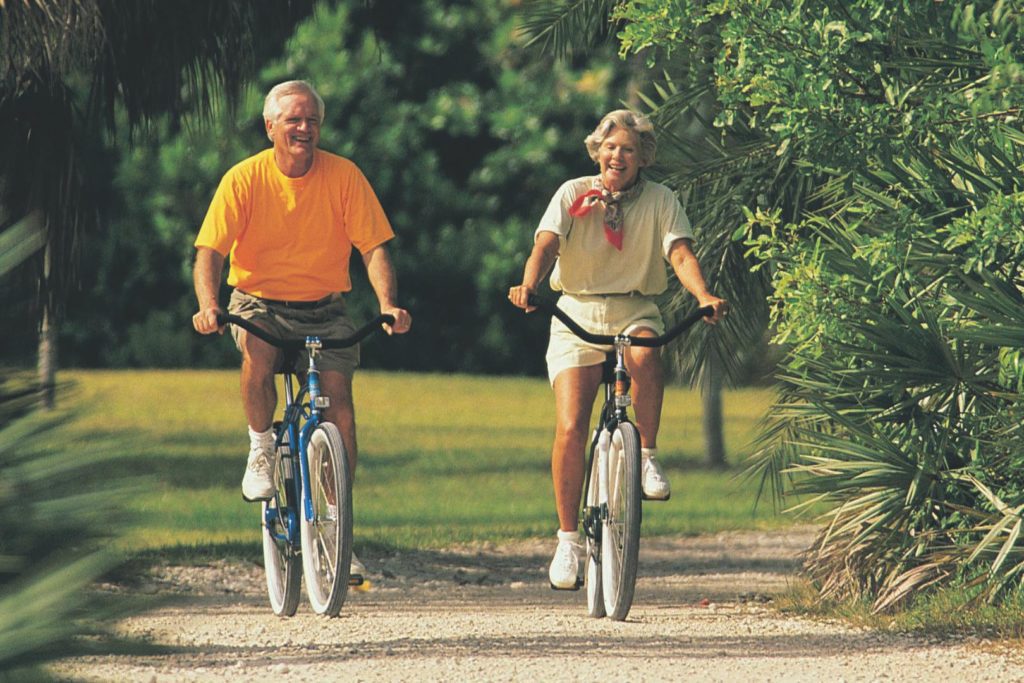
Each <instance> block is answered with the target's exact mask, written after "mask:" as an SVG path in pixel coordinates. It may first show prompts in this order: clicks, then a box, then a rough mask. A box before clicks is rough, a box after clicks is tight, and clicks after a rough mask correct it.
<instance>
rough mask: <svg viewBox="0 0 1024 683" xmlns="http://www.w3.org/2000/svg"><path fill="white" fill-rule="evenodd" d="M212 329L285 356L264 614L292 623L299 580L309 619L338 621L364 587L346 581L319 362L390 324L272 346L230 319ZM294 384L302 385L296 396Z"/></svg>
mask: <svg viewBox="0 0 1024 683" xmlns="http://www.w3.org/2000/svg"><path fill="white" fill-rule="evenodd" d="M217 322H218V323H219V324H221V325H224V324H227V323H231V324H232V325H237V326H239V327H241V328H242V329H244V330H246V331H247V332H249V333H251V334H253V335H255V336H256V337H259V338H260V339H262V340H263V341H265V342H267V343H268V344H271V345H273V346H276V347H277V348H279V349H281V350H282V351H284V362H283V364H282V368H281V370H279V374H282V375H283V376H284V399H285V400H284V415H283V417H282V419H281V420H280V421H279V422H275V423H274V433H275V434H276V437H277V438H276V444H275V447H276V451H277V465H276V471H275V482H276V485H277V493H276V494H275V495H274V497H273V498H271V499H269V500H266V501H264V502H263V505H262V510H261V512H262V515H261V520H262V521H261V525H262V528H263V566H264V570H265V571H266V575H267V593H268V594H269V596H270V606H271V608H272V609H273V610H274V613H275V614H277V615H278V616H282V617H290V616H292V615H294V614H295V611H296V609H297V608H298V605H299V587H300V583H301V580H302V577H303V575H305V579H306V594H307V596H308V597H309V602H310V605H311V606H312V607H313V611H314V612H316V613H317V614H324V615H326V616H330V617H334V616H337V615H338V613H339V612H340V611H341V607H342V605H343V604H344V602H345V596H346V594H347V592H348V587H349V585H356V586H358V585H360V584H362V582H363V577H361V576H349V565H350V563H351V561H352V481H351V475H350V472H349V466H348V456H347V453H346V452H345V445H344V443H343V442H342V440H341V433H340V432H339V431H338V428H337V426H335V425H334V424H332V423H330V422H326V421H324V420H323V416H322V412H321V411H322V410H323V409H324V408H327V407H328V406H329V405H330V399H329V398H328V397H327V396H323V395H321V393H320V371H319V370H318V369H317V365H316V362H317V356H318V355H319V353H320V351H321V350H323V349H339V348H347V347H350V346H354V345H355V344H358V343H359V342H360V341H362V340H363V339H365V338H366V337H368V336H369V335H371V334H373V333H374V332H376V331H378V330H380V329H382V328H381V326H382V325H385V324H386V325H391V324H394V322H395V319H394V317H393V316H391V315H386V314H385V315H380V316H378V317H377V318H376V319H374V320H373V321H371V322H370V323H367V324H366V325H365V326H363V327H362V328H360V329H359V330H358V331H356V332H355V333H354V334H353V335H352V336H350V337H347V338H345V339H321V338H319V337H306V338H304V339H301V340H298V339H278V338H276V337H273V336H271V335H270V334H268V333H267V332H266V330H263V329H262V328H260V327H258V326H256V325H254V324H253V323H251V322H249V321H248V320H245V319H244V318H240V317H238V316H235V315H218V316H217ZM302 349H306V351H307V352H308V354H309V367H308V368H306V369H305V370H304V371H303V370H301V369H299V368H297V367H295V366H296V360H297V357H298V353H299V351H301V350H302ZM303 374H304V375H305V378H304V381H302V378H301V375H303ZM296 377H299V379H300V381H299V383H298V391H297V393H296V388H295V379H296ZM300 568H301V569H300Z"/></svg>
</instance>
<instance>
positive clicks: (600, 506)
mask: <svg viewBox="0 0 1024 683" xmlns="http://www.w3.org/2000/svg"><path fill="white" fill-rule="evenodd" d="M528 303H529V305H531V306H536V307H537V308H538V309H540V310H542V311H545V312H546V313H550V314H552V315H554V316H555V317H556V318H558V319H559V320H560V321H561V322H562V323H563V324H564V325H565V326H566V327H567V328H569V330H570V331H571V332H572V333H573V334H575V335H576V336H577V337H579V338H580V339H582V340H583V341H586V342H589V343H591V344H599V345H602V346H605V345H607V346H611V347H612V350H611V351H609V352H608V357H607V359H606V360H605V362H604V364H603V366H602V368H603V374H602V379H601V381H602V383H603V384H604V405H603V406H602V408H601V415H600V418H599V419H598V422H597V425H596V426H595V427H594V434H593V439H592V441H591V443H590V454H589V456H588V460H587V466H586V475H585V479H584V483H583V491H584V496H583V505H582V511H581V519H582V523H583V531H584V534H585V535H586V537H587V559H586V571H585V579H584V581H583V582H584V583H585V584H586V587H587V613H588V614H589V615H590V616H592V617H603V616H606V615H607V616H608V617H610V618H612V619H614V620H616V621H622V620H623V619H625V618H626V615H627V614H628V613H629V609H630V607H631V606H632V604H633V592H634V589H635V587H636V572H637V563H638V560H639V555H640V520H641V499H642V498H643V493H642V490H641V486H640V433H639V432H638V431H637V428H636V426H635V425H634V424H633V423H632V421H630V419H629V415H628V413H627V411H626V409H627V408H628V407H629V405H630V404H631V402H632V401H631V399H630V395H629V388H630V383H631V380H630V376H629V371H628V370H627V369H626V364H625V362H624V354H625V350H626V348H627V347H629V346H646V347H658V346H664V345H665V344H668V343H669V342H670V341H672V340H673V339H675V338H676V337H678V336H679V335H680V334H682V333H683V332H684V331H686V330H688V329H689V328H690V327H692V326H693V324H694V323H696V322H697V321H698V320H700V319H701V318H704V317H709V316H711V315H713V314H714V309H713V308H712V307H711V306H704V307H703V308H699V309H697V310H696V311H694V312H693V313H691V314H690V315H688V316H687V317H685V318H684V319H683V320H681V321H680V322H679V323H678V324H676V325H675V326H674V327H673V328H672V329H670V330H669V331H668V332H666V333H665V334H663V335H660V336H657V337H636V336H631V335H626V334H616V335H610V334H594V333H592V332H588V331H587V330H585V329H583V327H581V326H580V325H579V323H577V322H576V321H575V320H573V319H572V318H570V317H569V315H568V314H566V313H565V311H563V310H562V309H560V308H558V307H557V306H556V305H555V304H554V303H552V302H550V301H548V300H546V299H542V298H541V297H538V296H536V295H532V294H531V295H530V297H529V302H528ZM580 587H581V584H579V583H577V586H576V588H577V589H579V588H580Z"/></svg>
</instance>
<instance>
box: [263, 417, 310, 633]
mask: <svg viewBox="0 0 1024 683" xmlns="http://www.w3.org/2000/svg"><path fill="white" fill-rule="evenodd" d="M275 428H276V425H275ZM292 463H293V460H292V457H291V444H290V443H289V440H288V433H287V432H285V434H284V436H283V438H282V442H281V445H280V446H279V447H278V449H277V473H276V481H277V495H275V496H274V497H273V498H271V499H270V500H265V501H263V505H261V506H260V508H261V512H262V514H263V517H262V520H263V523H262V531H263V569H264V571H265V572H266V574H267V595H268V596H269V597H270V607H271V608H272V609H273V610H274V614H276V615H277V616H279V617H290V616H292V615H294V614H295V610H296V609H297V608H298V606H299V590H300V587H301V585H302V568H301V563H302V558H301V557H299V553H298V548H296V547H295V545H294V544H293V543H292V540H294V539H295V534H296V533H297V532H298V525H297V524H296V523H295V522H296V520H295V510H296V509H297V507H298V505H297V498H296V496H295V493H294V492H295V480H294V479H293V478H292Z"/></svg>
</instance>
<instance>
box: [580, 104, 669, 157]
mask: <svg viewBox="0 0 1024 683" xmlns="http://www.w3.org/2000/svg"><path fill="white" fill-rule="evenodd" d="M616 128H625V129H626V130H628V131H632V133H633V134H634V135H636V139H637V142H638V143H639V145H640V150H639V151H640V163H641V164H643V165H644V166H648V165H650V164H653V163H654V157H655V155H656V153H657V151H658V141H657V140H656V139H655V137H654V126H653V125H652V124H651V120H650V119H648V118H647V117H646V116H644V115H643V114H638V113H636V112H635V111H630V110H629V109H616V110H615V111H613V112H609V113H607V114H605V115H604V118H603V119H601V123H599V124H597V128H595V129H594V132H593V133H591V134H590V135H588V136H587V139H586V140H584V141H583V142H584V143H585V144H586V145H587V152H589V153H590V158H591V159H593V160H594V162H595V163H596V162H597V151H598V150H599V149H600V148H601V143H602V142H604V141H605V139H606V138H607V137H608V136H609V135H611V134H612V132H613V131H614V130H615V129H616Z"/></svg>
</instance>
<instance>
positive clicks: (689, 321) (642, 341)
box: [527, 294, 715, 347]
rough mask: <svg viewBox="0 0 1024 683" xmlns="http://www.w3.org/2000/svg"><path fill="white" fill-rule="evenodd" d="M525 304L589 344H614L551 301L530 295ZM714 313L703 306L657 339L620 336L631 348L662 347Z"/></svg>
mask: <svg viewBox="0 0 1024 683" xmlns="http://www.w3.org/2000/svg"><path fill="white" fill-rule="evenodd" d="M527 303H528V304H529V305H530V306H536V307H537V308H539V309H541V310H542V311H545V312H547V313H550V314H551V315H553V316H555V317H556V318H558V319H559V320H561V321H562V323H563V324H564V325H565V326H566V327H568V328H569V330H570V331H572V333H573V334H575V335H576V336H577V337H579V338H580V339H582V340H583V341H585V342H589V343H591V344H614V343H615V338H616V336H617V335H614V334H594V333H593V332H588V331H587V330H585V329H583V328H582V327H580V324H579V323H577V322H576V321H575V320H573V319H572V318H570V317H569V314H567V313H566V312H565V311H563V310H562V309H561V308H559V307H558V306H556V305H555V304H554V302H552V301H548V300H547V299H544V298H542V297H539V296H537V295H536V294H531V295H530V296H529V297H528V299H527ZM714 313H715V309H714V308H712V307H711V306H703V307H701V308H698V309H697V310H696V311H694V312H693V313H691V314H690V315H688V316H686V317H685V318H683V319H682V320H680V321H679V322H678V323H677V324H676V325H675V326H674V327H673V328H672V329H670V330H669V331H668V332H666V333H665V334H663V335H660V336H657V337H636V336H633V335H622V336H624V337H626V339H629V343H630V345H632V346H652V347H653V346H664V345H665V344H668V343H669V342H670V341H672V340H673V339H675V338H676V337H678V336H679V335H680V334H682V333H683V332H685V331H686V330H688V329H690V328H691V327H693V324H694V323H695V322H697V321H698V320H700V319H701V318H706V317H710V316H712V315H714Z"/></svg>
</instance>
